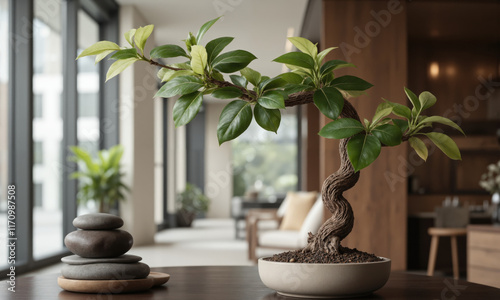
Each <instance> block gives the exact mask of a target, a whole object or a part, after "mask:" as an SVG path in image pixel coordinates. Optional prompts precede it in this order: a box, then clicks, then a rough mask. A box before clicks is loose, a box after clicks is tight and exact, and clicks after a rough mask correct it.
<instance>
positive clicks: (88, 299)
mask: <svg viewBox="0 0 500 300" xmlns="http://www.w3.org/2000/svg"><path fill="white" fill-rule="evenodd" d="M152 271H156V272H164V273H168V274H170V275H171V278H170V281H169V282H168V283H167V284H166V285H164V286H161V287H159V288H154V289H152V290H150V291H148V292H142V293H136V294H123V295H113V296H112V297H111V296H109V295H92V294H78V293H71V292H66V291H63V290H61V288H59V286H58V285H57V277H58V276H59V275H58V274H49V275H39V276H33V277H24V278H18V279H17V282H16V292H15V293H12V292H9V291H8V290H7V284H6V283H5V282H3V283H2V284H1V286H2V289H1V290H0V299H16V300H21V299H33V300H45V299H47V300H48V299H50V300H54V299H59V300H73V299H74V300H100V299H117V300H120V299H134V300H139V299H162V300H164V299H175V300H178V299H182V300H191V299H193V300H194V299H196V300H203V299H210V300H225V299H230V300H247V299H248V300H271V299H281V300H283V299H297V298H287V297H283V296H279V295H277V294H276V292H274V291H273V290H270V289H268V288H267V287H265V286H264V284H262V282H261V281H260V279H259V275H258V272H257V267H243V266H242V267H239V266H238V267H228V266H226V267H212V266H210V267H172V268H152ZM455 297H456V298H455ZM356 299H397V300H404V299H415V300H426V299H429V300H433V299H459V300H478V299H485V300H486V299H500V289H496V288H492V287H488V286H483V285H479V284H474V283H470V282H467V281H463V280H458V281H457V282H454V281H453V280H452V279H443V278H437V277H427V276H423V275H411V274H406V273H399V272H393V273H392V274H391V277H390V279H389V281H388V282H387V284H386V285H385V286H384V287H383V288H382V289H380V290H379V291H377V292H375V293H374V294H373V295H371V296H369V297H364V298H356Z"/></svg>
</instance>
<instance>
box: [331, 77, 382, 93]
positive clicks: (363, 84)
mask: <svg viewBox="0 0 500 300" xmlns="http://www.w3.org/2000/svg"><path fill="white" fill-rule="evenodd" d="M330 85H331V86H334V87H336V88H339V89H341V90H346V91H364V90H367V89H369V88H371V87H372V86H373V84H371V83H369V82H367V81H365V80H363V79H361V78H359V77H356V76H351V75H345V76H340V77H337V78H335V79H334V80H332V82H330Z"/></svg>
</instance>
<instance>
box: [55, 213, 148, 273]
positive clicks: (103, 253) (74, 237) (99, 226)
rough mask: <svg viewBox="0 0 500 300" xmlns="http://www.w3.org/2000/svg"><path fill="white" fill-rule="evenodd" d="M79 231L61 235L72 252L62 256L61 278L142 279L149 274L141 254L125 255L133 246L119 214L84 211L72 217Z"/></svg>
mask: <svg viewBox="0 0 500 300" xmlns="http://www.w3.org/2000/svg"><path fill="white" fill-rule="evenodd" d="M73 226H75V227H76V228H78V230H76V231H73V232H71V233H69V234H68V235H67V236H66V237H65V238H64V244H65V245H66V247H68V249H69V250H70V251H71V252H72V253H73V254H75V255H71V256H66V257H63V258H62V259H61V260H62V262H63V263H65V264H66V265H65V266H64V267H63V268H62V270H61V273H62V276H63V277H64V278H67V279H76V280H126V279H142V278H146V277H147V276H148V275H149V271H150V270H149V266H148V265H146V264H144V263H141V262H139V261H140V260H142V258H141V257H139V256H135V255H128V254H125V253H127V251H129V250H130V248H132V244H133V238H132V235H130V233H128V232H127V231H124V230H120V229H118V228H120V227H122V226H123V220H122V219H121V218H120V217H117V216H114V215H110V214H102V213H95V214H87V215H82V216H79V217H77V218H76V219H75V220H73Z"/></svg>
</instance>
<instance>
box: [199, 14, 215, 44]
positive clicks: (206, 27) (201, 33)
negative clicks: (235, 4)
mask: <svg viewBox="0 0 500 300" xmlns="http://www.w3.org/2000/svg"><path fill="white" fill-rule="evenodd" d="M220 18H221V17H218V18H216V19H213V20H210V21H208V22H206V23H205V24H203V25H202V26H201V28H200V30H198V33H197V34H196V44H199V43H200V41H201V39H202V38H203V36H204V35H205V33H206V32H207V31H208V30H209V29H210V27H212V25H214V24H215V22H217V21H218V20H219V19H220Z"/></svg>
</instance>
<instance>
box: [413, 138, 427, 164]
mask: <svg viewBox="0 0 500 300" xmlns="http://www.w3.org/2000/svg"><path fill="white" fill-rule="evenodd" d="M408 143H409V144H410V147H412V148H413V149H415V152H417V154H418V156H420V158H421V159H423V160H424V161H427V157H428V156H429V151H428V150H427V146H425V143H424V142H423V141H422V140H421V139H419V138H417V137H411V138H409V139H408Z"/></svg>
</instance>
